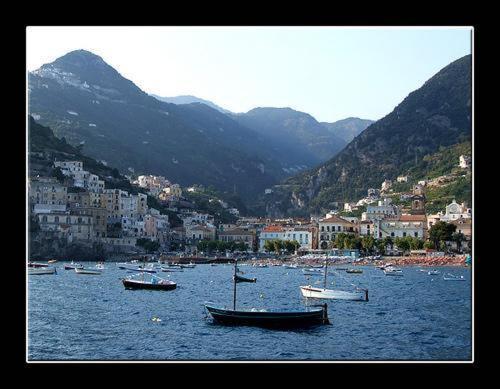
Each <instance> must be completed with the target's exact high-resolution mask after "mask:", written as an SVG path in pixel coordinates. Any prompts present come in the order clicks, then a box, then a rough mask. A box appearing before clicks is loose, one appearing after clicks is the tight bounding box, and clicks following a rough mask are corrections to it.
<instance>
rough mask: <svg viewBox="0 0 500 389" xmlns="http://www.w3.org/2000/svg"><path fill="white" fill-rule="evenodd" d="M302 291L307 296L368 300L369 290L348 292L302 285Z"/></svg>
mask: <svg viewBox="0 0 500 389" xmlns="http://www.w3.org/2000/svg"><path fill="white" fill-rule="evenodd" d="M300 291H301V293H302V296H304V297H307V298H316V299H330V300H348V301H368V291H359V292H348V291H343V290H333V289H323V288H313V287H311V286H301V287H300Z"/></svg>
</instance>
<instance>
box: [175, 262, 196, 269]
mask: <svg viewBox="0 0 500 389" xmlns="http://www.w3.org/2000/svg"><path fill="white" fill-rule="evenodd" d="M179 267H180V268H181V269H194V268H195V267H196V265H195V264H194V263H189V264H186V265H182V264H181V265H179Z"/></svg>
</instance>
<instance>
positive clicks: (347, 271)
mask: <svg viewBox="0 0 500 389" xmlns="http://www.w3.org/2000/svg"><path fill="white" fill-rule="evenodd" d="M345 272H346V273H350V274H361V273H363V270H361V269H347V270H346V271H345Z"/></svg>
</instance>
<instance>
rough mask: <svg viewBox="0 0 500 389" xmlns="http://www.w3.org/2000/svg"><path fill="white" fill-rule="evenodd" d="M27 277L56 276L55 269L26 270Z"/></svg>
mask: <svg viewBox="0 0 500 389" xmlns="http://www.w3.org/2000/svg"><path fill="white" fill-rule="evenodd" d="M28 274H29V275H43V274H57V271H56V268H55V267H41V268H33V267H30V268H28Z"/></svg>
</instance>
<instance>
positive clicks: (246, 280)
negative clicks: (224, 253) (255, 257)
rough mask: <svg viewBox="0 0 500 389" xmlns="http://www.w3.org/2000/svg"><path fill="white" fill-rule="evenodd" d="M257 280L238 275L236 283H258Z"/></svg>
mask: <svg viewBox="0 0 500 389" xmlns="http://www.w3.org/2000/svg"><path fill="white" fill-rule="evenodd" d="M256 281H257V278H247V277H242V276H239V275H236V282H256Z"/></svg>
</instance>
